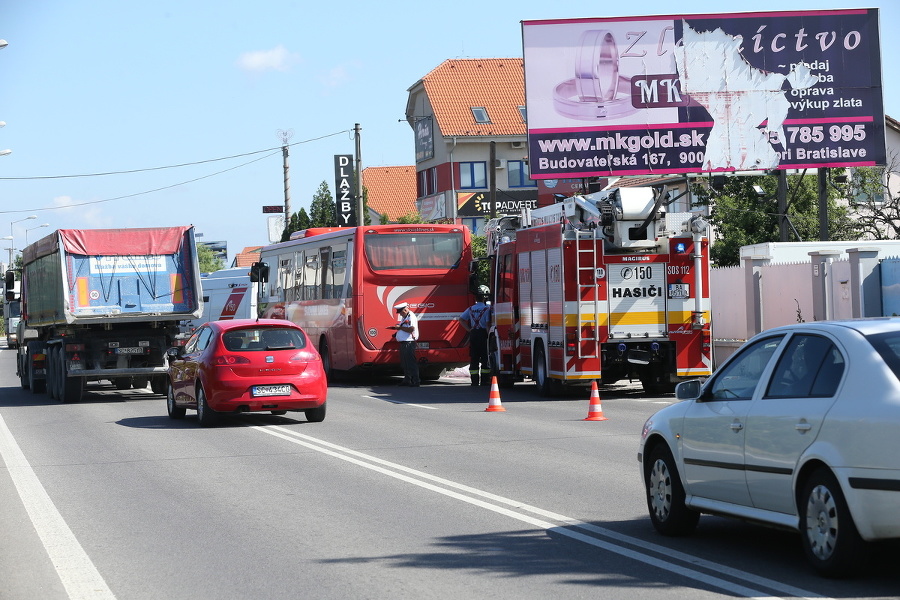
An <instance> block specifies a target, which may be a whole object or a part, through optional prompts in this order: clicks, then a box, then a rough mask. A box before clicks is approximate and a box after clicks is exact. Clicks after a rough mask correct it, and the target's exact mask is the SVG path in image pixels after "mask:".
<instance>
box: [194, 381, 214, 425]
mask: <svg viewBox="0 0 900 600" xmlns="http://www.w3.org/2000/svg"><path fill="white" fill-rule="evenodd" d="M197 420H198V421H199V422H200V427H209V426H210V425H212V424H214V423H215V422H216V413H215V411H214V410H213V409H211V408H210V407H209V404H208V403H207V402H206V392H204V391H203V388H202V387H198V388H197Z"/></svg>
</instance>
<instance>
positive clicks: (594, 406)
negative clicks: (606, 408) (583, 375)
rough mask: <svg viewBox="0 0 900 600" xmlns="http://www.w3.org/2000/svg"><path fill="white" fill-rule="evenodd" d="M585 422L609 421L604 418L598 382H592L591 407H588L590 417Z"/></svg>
mask: <svg viewBox="0 0 900 600" xmlns="http://www.w3.org/2000/svg"><path fill="white" fill-rule="evenodd" d="M582 420H583V421H608V419H607V418H606V417H604V416H603V408H602V407H601V406H600V390H598V389H597V382H596V381H592V382H591V405H590V406H588V416H587V418H586V419H582Z"/></svg>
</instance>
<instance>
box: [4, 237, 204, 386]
mask: <svg viewBox="0 0 900 600" xmlns="http://www.w3.org/2000/svg"><path fill="white" fill-rule="evenodd" d="M22 259H23V260H22V272H21V292H20V296H19V299H20V301H21V309H22V317H21V319H22V320H21V322H20V323H19V330H20V331H21V332H23V339H22V340H21V343H20V344H19V348H18V355H17V360H16V370H17V374H18V376H19V380H20V382H21V385H22V387H23V388H30V389H31V391H32V392H34V393H42V392H44V391H46V392H47V393H48V394H49V395H50V397H51V398H53V399H57V400H61V401H62V402H77V401H78V400H80V399H81V396H82V393H83V390H84V385H85V383H86V382H88V381H97V380H108V381H110V382H112V383H113V384H114V385H115V386H116V388H117V389H121V390H124V389H127V388H130V387H135V388H146V387H147V384H148V383H150V384H151V389H152V390H153V392H155V393H158V394H159V393H165V386H166V370H167V350H168V348H170V347H171V346H173V345H174V343H175V338H176V336H177V335H178V333H179V322H180V321H182V320H185V319H191V318H198V317H200V316H201V315H202V308H203V306H202V303H201V301H200V289H201V288H200V273H199V264H198V260H197V249H196V245H195V241H194V229H193V227H190V226H179V227H153V228H135V229H59V230H57V231H55V232H53V233H52V234H50V235H48V236H46V237H44V238H43V239H41V240H38V241H37V242H35V243H33V244H31V245H29V246H27V247H26V248H25V249H24V250H23V251H22ZM14 278H15V273H14V272H13V271H7V273H6V281H7V282H11V281H12V280H13V279H14ZM8 297H9V298H10V299H15V292H8Z"/></svg>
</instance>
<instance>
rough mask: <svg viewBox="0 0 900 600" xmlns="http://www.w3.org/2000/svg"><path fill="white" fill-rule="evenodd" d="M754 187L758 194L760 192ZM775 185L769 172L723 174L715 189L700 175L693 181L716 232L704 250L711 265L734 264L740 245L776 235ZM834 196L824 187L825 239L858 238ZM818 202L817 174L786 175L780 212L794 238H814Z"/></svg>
mask: <svg viewBox="0 0 900 600" xmlns="http://www.w3.org/2000/svg"><path fill="white" fill-rule="evenodd" d="M755 187H759V188H761V189H762V190H763V191H764V194H763V195H762V196H760V195H759V194H758V193H757V192H756V189H755ZM777 187H778V184H777V178H776V177H774V176H740V177H726V178H725V183H724V184H723V186H722V188H721V189H716V190H714V189H711V188H710V187H709V186H707V185H706V183H705V180H704V182H703V183H700V184H695V185H694V186H693V192H694V195H695V197H696V198H697V199H698V201H697V205H706V206H710V222H711V223H712V224H713V225H714V226H715V233H716V236H715V237H716V239H715V241H714V242H713V244H712V248H711V249H710V256H711V258H712V261H713V263H714V264H715V265H716V266H720V267H725V266H735V265H738V264H739V263H740V248H741V246H748V245H751V244H761V243H765V242H777V241H779V237H780V236H779V221H780V215H779V213H778V201H777V197H776V196H777ZM839 196H841V193H840V192H839V190H837V189H834V188H829V190H828V236H829V239H841V240H858V239H859V238H860V236H861V231H860V229H859V228H858V227H857V226H856V224H855V223H854V221H853V220H851V218H850V216H849V214H848V209H847V207H846V206H842V205H839V204H838V202H837V199H838V197H839ZM818 207H819V199H818V182H817V178H816V177H815V176H813V175H811V174H808V173H806V172H805V171H804V173H803V174H800V175H790V176H788V193H787V211H786V214H787V217H788V218H789V223H790V224H791V225H793V229H795V230H796V232H797V235H799V237H800V239H802V240H815V239H818V237H819V212H818V211H819V208H818ZM792 235H794V234H793V231H792ZM792 241H797V240H796V238H794V239H792Z"/></svg>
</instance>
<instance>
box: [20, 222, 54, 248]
mask: <svg viewBox="0 0 900 600" xmlns="http://www.w3.org/2000/svg"><path fill="white" fill-rule="evenodd" d="M41 227H50V223H44V224H43V225H38V226H37V227H32V228H31V229H26V230H25V245H26V246H27V245H28V232H29V231H34V230H35V229H40V228H41Z"/></svg>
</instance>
